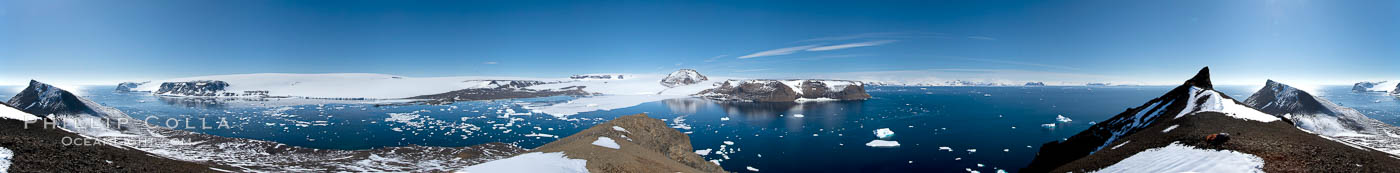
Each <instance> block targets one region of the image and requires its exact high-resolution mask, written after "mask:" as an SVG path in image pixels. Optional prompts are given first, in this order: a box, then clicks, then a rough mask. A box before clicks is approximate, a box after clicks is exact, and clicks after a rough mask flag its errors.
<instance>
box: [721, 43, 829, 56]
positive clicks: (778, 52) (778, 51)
mask: <svg viewBox="0 0 1400 173" xmlns="http://www.w3.org/2000/svg"><path fill="white" fill-rule="evenodd" d="M817 46H819V45H806V46H797V47H785V48H779V49H773V50H766V51H762V52H758V53H753V54H749V55H744V56H740V57H739V59H749V58H758V57H765V56H777V55H787V54H792V53H796V52H798V51H802V50H807V49H811V48H814V47H817Z"/></svg>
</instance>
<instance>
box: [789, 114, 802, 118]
mask: <svg viewBox="0 0 1400 173" xmlns="http://www.w3.org/2000/svg"><path fill="white" fill-rule="evenodd" d="M792 117H796V118H802V117H804V116H802V114H792Z"/></svg>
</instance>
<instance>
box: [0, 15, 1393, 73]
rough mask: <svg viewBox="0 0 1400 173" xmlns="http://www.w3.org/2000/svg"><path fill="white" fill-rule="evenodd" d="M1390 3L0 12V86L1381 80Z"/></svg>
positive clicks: (1387, 58) (1388, 48)
mask: <svg viewBox="0 0 1400 173" xmlns="http://www.w3.org/2000/svg"><path fill="white" fill-rule="evenodd" d="M1397 17H1400V2H1393V1H1286V0H1285V1H1194V0H1185V1H1051V2H1038V1H1030V2H1027V1H858V2H857V1H668V2H653V1H528V2H522V1H475V2H460V1H459V2H451V1H412V2H403V1H257V0H239V1H187V0H168V1H160V0H131V1H68V0H6V1H0V62H3V63H0V71H3V73H0V84H22V83H24V82H26V81H27V79H40V80H46V81H52V82H56V83H77V84H96V83H111V82H117V81H135V80H150V79H161V78H173V77H187V76H200V75H216V74H237V73H342V72H357V73H386V74H396V75H404V76H463V75H493V76H525V77H560V76H567V75H570V74H578V73H667V72H669V71H673V70H675V69H678V68H695V69H697V70H700V71H701V72H702V73H705V74H707V75H718V76H733V77H763V78H798V77H822V78H847V79H862V80H875V79H879V80H890V78H907V79H927V80H958V79H961V80H977V81H1061V82H1142V83H1148V84H1172V83H1177V82H1179V81H1182V80H1184V79H1186V78H1188V77H1189V76H1190V75H1192V74H1193V73H1194V72H1195V71H1196V70H1197V69H1199V68H1200V67H1202V66H1211V67H1212V69H1213V71H1214V76H1215V77H1216V79H1217V83H1227V84H1228V83H1234V84H1262V83H1263V80H1264V79H1280V80H1282V81H1285V82H1291V83H1314V84H1346V83H1351V82H1355V81H1359V80H1380V79H1400V73H1395V68H1396V67H1397V65H1400V58H1397V57H1395V56H1396V55H1400V32H1396V31H1400V20H1396V18H1397Z"/></svg>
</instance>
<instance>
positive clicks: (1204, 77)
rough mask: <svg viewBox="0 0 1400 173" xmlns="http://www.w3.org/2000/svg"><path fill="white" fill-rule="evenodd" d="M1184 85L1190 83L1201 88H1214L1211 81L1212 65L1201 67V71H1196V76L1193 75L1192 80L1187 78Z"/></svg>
mask: <svg viewBox="0 0 1400 173" xmlns="http://www.w3.org/2000/svg"><path fill="white" fill-rule="evenodd" d="M1183 85H1190V86H1195V87H1199V88H1201V89H1208V90H1214V89H1215V87H1214V86H1213V85H1211V83H1210V66H1206V67H1204V68H1201V71H1200V72H1196V76H1195V77H1191V79H1190V80H1186V83H1184V84H1183Z"/></svg>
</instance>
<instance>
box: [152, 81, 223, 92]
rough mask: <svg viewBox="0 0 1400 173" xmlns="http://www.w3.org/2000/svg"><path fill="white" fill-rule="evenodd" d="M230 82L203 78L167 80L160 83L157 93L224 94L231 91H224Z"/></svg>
mask: <svg viewBox="0 0 1400 173" xmlns="http://www.w3.org/2000/svg"><path fill="white" fill-rule="evenodd" d="M228 86H229V85H228V83H226V82H224V81H217V80H201V81H189V82H165V83H161V84H160V89H159V90H156V93H155V94H160V95H179V96H223V95H226V94H231V93H223V91H224V89H225V88H228Z"/></svg>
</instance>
